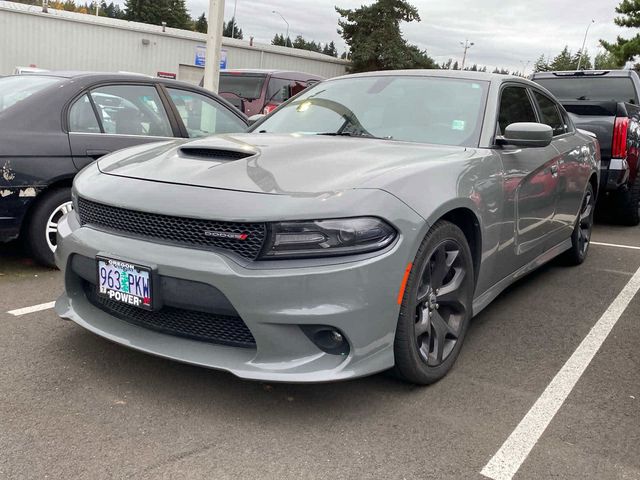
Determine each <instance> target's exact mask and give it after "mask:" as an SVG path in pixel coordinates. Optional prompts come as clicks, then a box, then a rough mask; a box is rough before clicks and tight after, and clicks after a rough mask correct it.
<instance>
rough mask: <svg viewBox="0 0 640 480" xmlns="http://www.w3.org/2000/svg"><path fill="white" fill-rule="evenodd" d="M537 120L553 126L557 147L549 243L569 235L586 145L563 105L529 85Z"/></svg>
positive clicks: (583, 178)
mask: <svg viewBox="0 0 640 480" xmlns="http://www.w3.org/2000/svg"><path fill="white" fill-rule="evenodd" d="M533 97H534V99H535V102H536V106H537V108H538V113H539V116H540V122H541V123H544V124H546V125H549V126H550V127H551V128H552V129H553V141H552V145H553V147H554V148H555V149H556V150H557V151H558V155H559V157H558V202H557V205H556V213H555V217H554V231H555V233H556V235H554V236H553V237H552V238H551V243H552V244H551V245H549V247H552V246H554V245H553V244H557V243H559V242H560V241H562V240H563V239H565V238H567V237H568V236H569V235H571V232H572V231H573V228H574V225H575V220H576V215H577V214H578V211H579V209H580V206H581V204H582V198H583V195H584V187H585V185H586V183H587V181H588V179H589V175H590V174H591V169H590V167H589V163H588V156H589V149H588V147H586V146H585V145H584V141H583V140H582V139H581V138H580V137H579V136H578V135H577V133H576V130H575V128H574V127H573V124H572V123H571V120H570V119H569V116H568V115H567V113H566V112H565V111H564V109H563V108H562V107H561V106H560V105H559V104H558V103H557V102H556V101H554V100H553V99H551V98H550V97H549V96H548V95H546V94H544V93H543V92H541V91H539V90H537V89H533Z"/></svg>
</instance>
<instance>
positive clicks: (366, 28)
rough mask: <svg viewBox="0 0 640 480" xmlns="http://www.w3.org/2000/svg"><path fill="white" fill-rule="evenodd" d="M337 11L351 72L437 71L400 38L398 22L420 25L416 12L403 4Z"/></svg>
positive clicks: (384, 1)
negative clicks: (348, 49) (422, 69)
mask: <svg viewBox="0 0 640 480" xmlns="http://www.w3.org/2000/svg"><path fill="white" fill-rule="evenodd" d="M336 11H337V12H338V14H339V15H340V17H341V19H340V20H339V21H338V25H339V27H340V28H339V29H338V33H339V34H340V35H342V38H344V40H345V42H346V44H347V45H348V46H349V48H350V51H351V61H352V68H351V69H352V71H354V72H365V71H372V70H395V69H402V68H435V67H436V64H435V62H434V61H433V60H432V59H431V58H430V57H429V56H428V55H427V53H426V52H425V51H422V50H420V49H419V48H418V47H416V46H415V45H410V44H409V43H407V41H406V40H405V39H404V38H403V37H402V32H401V31H400V22H414V21H417V22H419V21H420V15H419V14H418V10H417V9H416V7H414V6H413V5H411V4H409V3H408V2H407V1H406V0H376V1H375V2H373V3H372V4H371V5H363V6H361V7H360V8H357V9H354V10H351V9H345V8H339V7H336Z"/></svg>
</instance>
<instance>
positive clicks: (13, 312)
mask: <svg viewBox="0 0 640 480" xmlns="http://www.w3.org/2000/svg"><path fill="white" fill-rule="evenodd" d="M55 304H56V302H48V303H41V304H40V305H34V306H32V307H24V308H18V309H17V310H10V311H8V312H7V313H8V314H9V315H13V316H14V317H19V316H21V315H27V314H28V313H33V312H40V311H42V310H49V309H50V308H53V307H54V306H55Z"/></svg>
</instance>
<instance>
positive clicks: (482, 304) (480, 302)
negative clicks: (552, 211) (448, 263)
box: [473, 238, 571, 317]
mask: <svg viewBox="0 0 640 480" xmlns="http://www.w3.org/2000/svg"><path fill="white" fill-rule="evenodd" d="M570 248H571V238H567V239H566V240H564V241H563V242H562V243H560V244H558V245H556V246H555V247H553V248H551V249H549V250H547V251H546V252H544V253H543V254H542V255H540V256H539V257H537V258H536V259H534V260H533V261H531V262H529V263H528V264H527V265H525V266H524V267H522V268H520V269H518V270H516V271H515V272H514V273H512V274H511V275H509V276H507V277H505V278H503V279H502V280H500V281H499V282H498V283H496V284H495V285H494V286H493V287H491V288H489V290H487V291H486V292H484V293H483V294H482V295H480V296H479V297H477V298H476V299H474V300H473V316H474V317H475V316H476V315H478V314H479V313H480V312H481V311H482V310H484V309H485V308H486V307H487V306H488V305H489V304H490V303H491V302H492V301H493V300H494V299H495V298H496V297H497V296H498V295H500V294H501V293H502V292H503V291H504V289H506V288H507V287H508V286H509V285H511V284H513V283H515V282H516V281H518V280H520V279H521V278H522V277H524V276H526V275H528V274H529V273H531V272H533V271H534V270H536V269H538V268H540V267H541V266H542V265H544V264H545V263H547V262H549V261H551V260H553V259H554V258H555V257H557V256H558V255H560V254H562V253H564V252H565V251H567V250H569V249H570Z"/></svg>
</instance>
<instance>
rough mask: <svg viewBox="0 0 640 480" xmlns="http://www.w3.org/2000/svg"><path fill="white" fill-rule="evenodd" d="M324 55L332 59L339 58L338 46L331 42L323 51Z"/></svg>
mask: <svg viewBox="0 0 640 480" xmlns="http://www.w3.org/2000/svg"><path fill="white" fill-rule="evenodd" d="M322 53H324V54H325V55H330V56H332V57H337V56H338V49H337V48H336V44H335V43H333V42H329V43H328V44H326V45H325V46H324V48H323V49H322Z"/></svg>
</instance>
